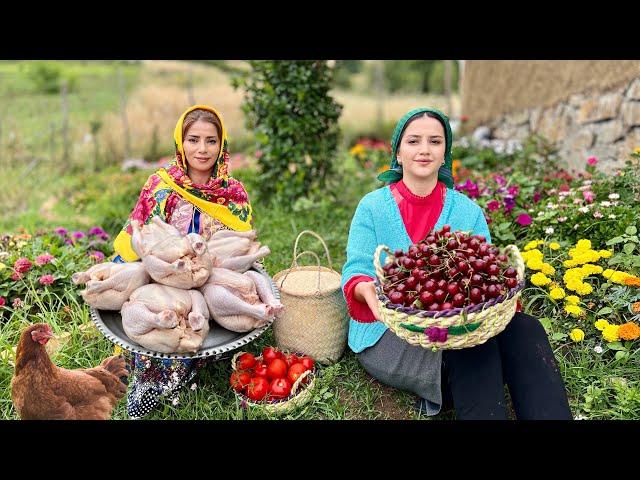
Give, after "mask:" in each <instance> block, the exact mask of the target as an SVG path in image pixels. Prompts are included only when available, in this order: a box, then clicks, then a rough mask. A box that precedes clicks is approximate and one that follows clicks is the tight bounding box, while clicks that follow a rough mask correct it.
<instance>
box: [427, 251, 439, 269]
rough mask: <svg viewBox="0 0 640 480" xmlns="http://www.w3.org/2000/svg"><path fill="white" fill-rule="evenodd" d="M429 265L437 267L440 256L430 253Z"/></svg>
mask: <svg viewBox="0 0 640 480" xmlns="http://www.w3.org/2000/svg"><path fill="white" fill-rule="evenodd" d="M429 265H431V266H432V267H437V266H438V265H440V257H438V256H437V255H435V254H434V255H431V256H430V257H429Z"/></svg>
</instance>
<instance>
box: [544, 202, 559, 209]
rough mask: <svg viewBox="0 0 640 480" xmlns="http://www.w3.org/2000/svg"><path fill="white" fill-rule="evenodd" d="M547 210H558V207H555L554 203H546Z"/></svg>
mask: <svg viewBox="0 0 640 480" xmlns="http://www.w3.org/2000/svg"><path fill="white" fill-rule="evenodd" d="M547 208H548V209H549V210H555V209H556V208H558V205H556V204H555V203H547Z"/></svg>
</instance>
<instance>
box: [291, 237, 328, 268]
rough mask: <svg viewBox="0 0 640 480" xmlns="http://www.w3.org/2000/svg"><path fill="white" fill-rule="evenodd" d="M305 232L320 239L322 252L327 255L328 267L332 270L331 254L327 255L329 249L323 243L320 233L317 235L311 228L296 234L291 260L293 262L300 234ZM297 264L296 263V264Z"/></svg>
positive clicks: (295, 257)
mask: <svg viewBox="0 0 640 480" xmlns="http://www.w3.org/2000/svg"><path fill="white" fill-rule="evenodd" d="M305 233H308V234H310V235H313V236H314V237H316V238H317V239H318V240H320V243H322V246H323V247H324V253H325V254H326V255H327V260H328V261H329V268H330V269H331V270H333V266H332V264H331V255H329V249H328V248H327V244H326V243H324V240H323V239H322V237H321V236H320V235H318V234H317V233H316V232H313V231H311V230H303V231H302V232H300V233H299V234H298V237H297V238H296V243H295V244H294V245H293V261H294V262H295V261H296V259H297V258H298V257H297V254H298V241H300V237H301V236H302V235H304V234H305ZM297 265H298V264H297V263H296V266H297Z"/></svg>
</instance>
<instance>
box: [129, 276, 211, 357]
mask: <svg viewBox="0 0 640 480" xmlns="http://www.w3.org/2000/svg"><path fill="white" fill-rule="evenodd" d="M121 315H122V326H123V327H124V331H125V333H126V334H127V335H128V336H129V338H131V339H132V340H133V341H135V342H136V343H138V344H140V345H142V346H143V347H146V348H149V349H151V350H155V351H157V352H162V353H174V352H192V353H195V352H197V351H198V350H199V349H200V346H201V345H202V342H203V341H204V339H205V338H206V336H207V333H209V318H210V317H209V309H208V308H207V304H206V303H205V299H204V298H203V296H202V294H201V293H200V292H199V291H197V290H183V289H179V288H174V287H169V286H167V285H159V284H157V283H152V284H149V285H145V286H143V287H140V288H139V289H137V290H136V291H134V292H133V293H132V294H131V298H130V299H129V301H128V302H126V303H125V304H124V305H123V306H122V311H121Z"/></svg>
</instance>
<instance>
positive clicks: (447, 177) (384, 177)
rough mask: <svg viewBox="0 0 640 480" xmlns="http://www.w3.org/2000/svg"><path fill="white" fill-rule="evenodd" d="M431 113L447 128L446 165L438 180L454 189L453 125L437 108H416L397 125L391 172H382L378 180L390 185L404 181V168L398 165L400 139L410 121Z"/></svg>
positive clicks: (392, 141) (392, 143) (393, 141)
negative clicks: (417, 116) (416, 116)
mask: <svg viewBox="0 0 640 480" xmlns="http://www.w3.org/2000/svg"><path fill="white" fill-rule="evenodd" d="M421 113H431V114H433V115H435V116H437V117H438V118H439V119H440V121H441V122H442V123H443V124H444V127H445V135H444V136H445V153H444V164H443V165H442V166H441V167H440V169H439V170H438V180H440V181H442V182H443V183H444V184H445V185H446V186H447V187H449V188H453V173H452V171H451V164H452V163H453V161H452V158H451V144H452V143H453V133H452V132H451V125H449V119H448V118H447V116H446V115H445V114H444V113H442V112H441V111H440V110H436V109H435V108H426V107H422V108H416V109H414V110H411V111H410V112H408V113H406V114H405V115H404V116H403V117H402V118H401V119H400V120H399V121H398V123H397V125H396V128H395V130H394V131H393V136H392V137H391V166H390V168H389V170H386V171H384V172H382V173H381V174H380V175H378V180H381V181H383V182H388V183H394V182H397V181H400V180H401V179H402V166H401V165H399V164H398V146H399V144H400V137H402V133H403V132H404V129H405V127H406V126H407V123H408V122H409V120H410V119H411V118H412V117H413V116H414V115H417V114H421Z"/></svg>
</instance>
